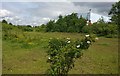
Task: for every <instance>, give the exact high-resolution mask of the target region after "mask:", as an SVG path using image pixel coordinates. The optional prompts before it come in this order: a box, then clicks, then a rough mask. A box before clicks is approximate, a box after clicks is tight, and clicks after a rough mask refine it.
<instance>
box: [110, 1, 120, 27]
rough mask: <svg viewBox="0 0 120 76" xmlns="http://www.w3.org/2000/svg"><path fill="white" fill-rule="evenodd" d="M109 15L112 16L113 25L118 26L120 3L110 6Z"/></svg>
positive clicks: (119, 21)
mask: <svg viewBox="0 0 120 76" xmlns="http://www.w3.org/2000/svg"><path fill="white" fill-rule="evenodd" d="M109 15H112V18H111V21H112V22H113V23H115V24H118V25H120V1H119V2H116V3H115V4H113V5H112V8H111V10H110V12H109Z"/></svg>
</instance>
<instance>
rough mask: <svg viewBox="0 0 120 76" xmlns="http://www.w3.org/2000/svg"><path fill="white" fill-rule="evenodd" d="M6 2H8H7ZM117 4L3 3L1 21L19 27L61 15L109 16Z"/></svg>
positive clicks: (37, 24) (39, 22)
mask: <svg viewBox="0 0 120 76" xmlns="http://www.w3.org/2000/svg"><path fill="white" fill-rule="evenodd" d="M5 1H6V0H5ZM114 3H115V2H70V1H66V2H7V1H6V2H1V4H2V6H0V20H2V19H5V20H7V21H8V22H11V23H13V24H15V25H16V24H17V25H32V26H39V25H41V24H45V23H47V22H48V21H49V20H53V19H57V18H58V16H59V15H63V16H64V15H68V14H71V13H73V12H75V13H78V14H79V13H87V12H88V10H89V9H92V12H93V13H96V14H100V15H103V16H108V12H109V10H110V9H111V7H112V4H114Z"/></svg>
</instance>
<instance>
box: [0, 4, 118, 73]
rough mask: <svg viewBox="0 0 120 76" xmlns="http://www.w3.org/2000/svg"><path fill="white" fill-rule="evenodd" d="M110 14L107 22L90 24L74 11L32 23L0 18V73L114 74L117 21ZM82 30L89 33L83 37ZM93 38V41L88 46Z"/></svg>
mask: <svg viewBox="0 0 120 76" xmlns="http://www.w3.org/2000/svg"><path fill="white" fill-rule="evenodd" d="M118 5H119V2H118V3H116V4H115V5H113V7H112V9H111V11H115V9H116V8H117V9H119V7H118ZM118 12H119V11H118ZM110 14H112V22H111V23H106V22H104V20H103V19H100V20H98V21H97V22H96V23H93V24H91V26H90V25H89V24H88V26H87V25H86V23H87V22H86V19H84V18H83V17H82V16H81V17H80V18H78V16H77V13H72V14H71V15H67V16H64V17H63V16H61V15H60V16H59V19H58V20H57V21H54V20H53V21H52V20H51V21H49V22H48V23H47V24H46V25H45V24H43V25H41V26H35V27H32V26H30V25H27V26H19V25H18V26H16V25H13V24H12V23H8V22H7V21H6V20H3V21H2V22H0V24H2V40H3V41H2V50H3V51H2V58H3V64H2V67H3V68H2V72H3V74H46V73H48V72H49V74H53V75H55V74H118V69H119V68H118V39H117V38H116V37H117V34H118V26H117V25H118V24H119V23H116V20H115V18H114V17H117V16H119V14H118V13H116V12H110ZM118 19H119V18H118ZM0 33H1V32H0ZM85 34H90V36H93V37H92V38H91V37H88V36H89V35H86V36H87V38H85V39H84V36H85ZM97 36H98V37H97ZM95 37H96V38H95ZM106 37H107V38H106ZM66 38H67V42H66ZM94 39H96V42H95V43H93V45H91V47H89V46H90V43H91V42H92V41H94ZM81 42H83V44H81ZM88 47H89V48H88ZM85 49H87V50H88V51H85ZM47 60H48V62H50V63H51V64H49V63H47ZM74 65H75V66H74ZM73 67H74V68H73ZM49 68H50V69H49ZM48 69H49V70H48ZM47 70H48V71H47Z"/></svg>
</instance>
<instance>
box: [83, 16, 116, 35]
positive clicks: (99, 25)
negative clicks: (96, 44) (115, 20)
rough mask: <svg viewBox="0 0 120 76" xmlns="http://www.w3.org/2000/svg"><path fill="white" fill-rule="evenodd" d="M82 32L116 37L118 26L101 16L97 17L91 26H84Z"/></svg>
mask: <svg viewBox="0 0 120 76" xmlns="http://www.w3.org/2000/svg"><path fill="white" fill-rule="evenodd" d="M82 33H88V34H91V33H92V34H97V35H98V36H105V37H117V34H118V26H117V25H116V24H112V23H106V22H105V21H104V19H103V18H101V19H99V20H98V21H97V22H96V23H93V24H92V25H91V26H84V27H83V28H82Z"/></svg>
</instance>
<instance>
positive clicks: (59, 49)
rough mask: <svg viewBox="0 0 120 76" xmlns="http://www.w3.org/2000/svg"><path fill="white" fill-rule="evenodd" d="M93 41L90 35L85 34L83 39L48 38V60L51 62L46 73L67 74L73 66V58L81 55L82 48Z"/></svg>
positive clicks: (87, 46) (53, 74)
mask: <svg viewBox="0 0 120 76" xmlns="http://www.w3.org/2000/svg"><path fill="white" fill-rule="evenodd" d="M93 41H94V39H92V37H91V36H89V35H86V37H85V39H82V40H76V41H73V40H71V39H70V38H67V39H65V38H64V39H56V38H53V39H50V41H49V50H48V51H47V53H48V55H49V57H48V60H47V61H48V62H49V63H50V64H51V65H50V69H48V75H51V76H61V75H67V74H68V72H69V71H70V70H71V69H72V68H73V67H74V62H75V59H77V58H80V57H81V56H82V50H85V49H88V48H89V46H90V45H91V43H92V42H93Z"/></svg>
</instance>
